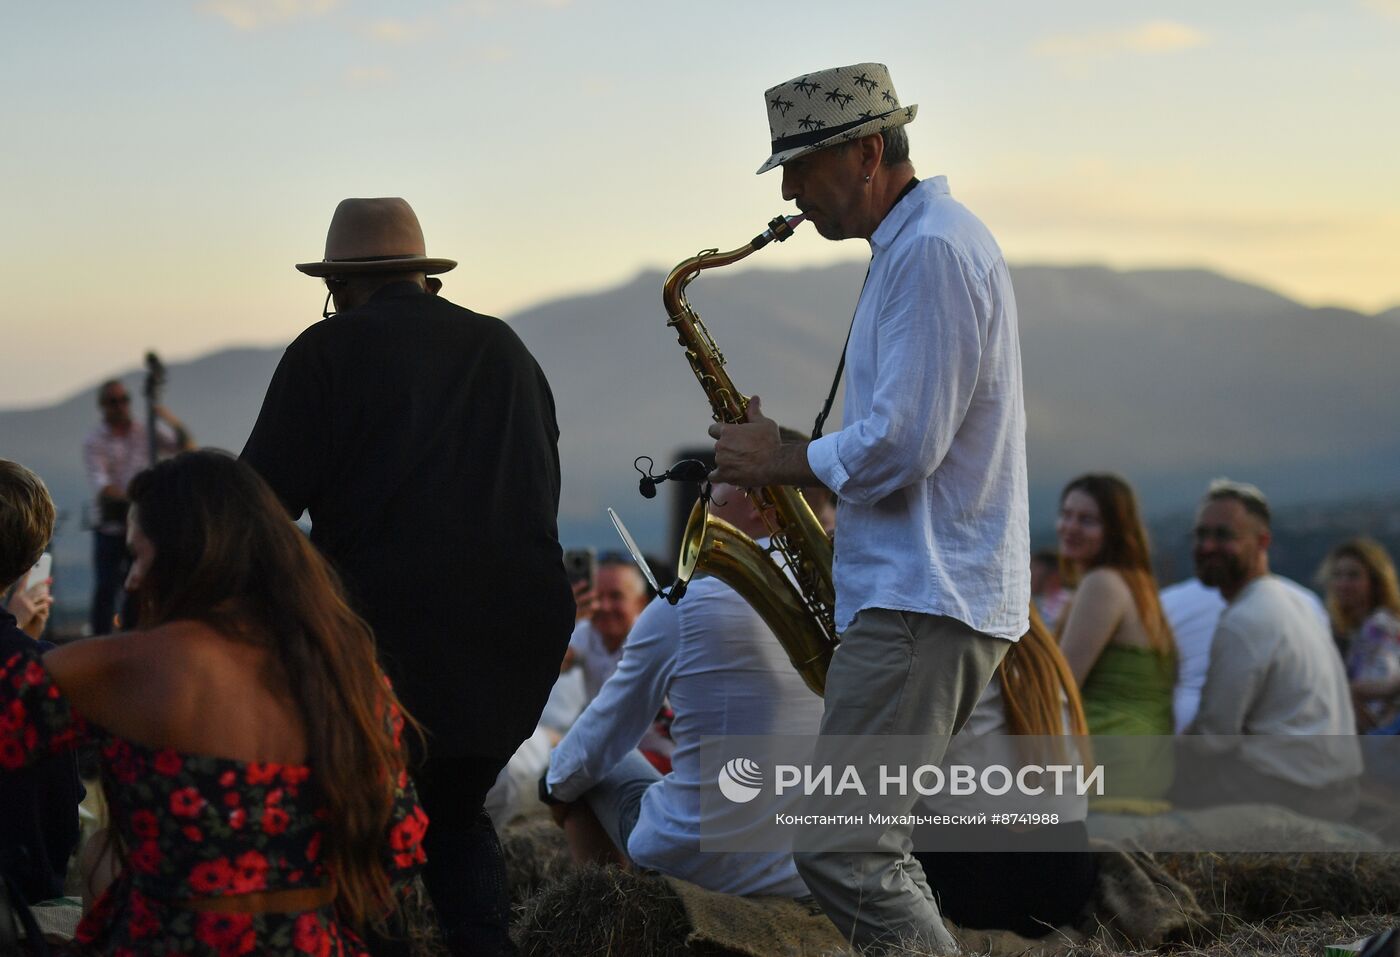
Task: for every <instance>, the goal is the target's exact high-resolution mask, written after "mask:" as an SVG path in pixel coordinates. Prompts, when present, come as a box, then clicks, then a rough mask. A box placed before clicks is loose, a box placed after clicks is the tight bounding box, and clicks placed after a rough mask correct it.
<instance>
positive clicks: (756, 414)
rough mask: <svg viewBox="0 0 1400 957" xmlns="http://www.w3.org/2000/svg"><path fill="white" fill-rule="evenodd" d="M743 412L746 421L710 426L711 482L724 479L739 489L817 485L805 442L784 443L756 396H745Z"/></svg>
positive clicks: (817, 480)
mask: <svg viewBox="0 0 1400 957" xmlns="http://www.w3.org/2000/svg"><path fill="white" fill-rule="evenodd" d="M746 412H747V415H748V421H747V422H743V423H738V424H727V423H723V422H716V423H715V424H714V425H712V426H710V438H712V439H714V440H715V470H714V471H713V472H711V473H710V481H711V482H728V483H729V484H730V485H737V486H739V487H740V488H759V487H762V486H765V485H798V486H812V485H820V484H821V481H820V480H819V479H818V478H817V477H816V475H814V474H813V473H812V467H811V466H810V465H809V464H807V443H806V442H784V441H783V440H782V437H781V436H780V435H779V434H778V423H776V422H774V421H773V420H772V419H770V418H768V417H767V416H765V415H764V414H763V408H762V405H761V403H760V401H759V398H758V396H753V397H752V398H750V399H749V404H748V407H747V409H746Z"/></svg>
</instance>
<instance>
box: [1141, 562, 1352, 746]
mask: <svg viewBox="0 0 1400 957" xmlns="http://www.w3.org/2000/svg"><path fill="white" fill-rule="evenodd" d="M1274 577H1275V578H1277V579H1278V581H1279V582H1280V583H1281V584H1283V585H1286V586H1287V587H1288V588H1290V589H1292V590H1293V591H1294V592H1296V593H1297V595H1298V596H1299V597H1300V598H1302V599H1303V600H1304V601H1305V602H1307V604H1308V607H1309V608H1310V609H1312V611H1313V613H1314V614H1315V615H1316V616H1317V620H1318V622H1319V623H1320V624H1321V625H1322V626H1323V633H1324V634H1326V633H1328V630H1329V629H1330V627H1331V626H1330V625H1329V624H1328V620H1327V609H1325V608H1324V607H1323V605H1322V600H1321V599H1319V598H1318V597H1317V595H1315V594H1314V593H1313V592H1311V591H1309V590H1308V589H1306V588H1304V587H1303V586H1302V585H1299V584H1298V583H1297V582H1295V581H1293V580H1291V579H1288V578H1284V577H1282V576H1274ZM1224 610H1225V599H1224V598H1221V597H1220V592H1219V590H1217V589H1215V588H1210V587H1208V586H1206V585H1203V584H1201V580H1200V579H1199V578H1188V579H1186V580H1185V581H1181V582H1177V583H1176V584H1175V585H1170V586H1168V587H1167V588H1164V589H1162V612H1163V613H1164V614H1165V615H1166V616H1167V622H1168V623H1169V624H1170V625H1171V627H1172V636H1173V637H1174V638H1175V639H1176V654H1177V670H1176V689H1175V691H1174V693H1173V695H1172V714H1173V716H1174V717H1175V719H1176V733H1177V734H1181V733H1182V732H1183V731H1184V730H1186V726H1187V725H1188V724H1190V723H1191V721H1192V719H1194V718H1195V717H1196V709H1197V708H1199V707H1200V704H1201V689H1202V688H1203V687H1205V683H1206V670H1207V669H1208V668H1209V666H1210V645H1211V639H1212V638H1214V637H1215V626H1216V625H1217V624H1218V623H1219V621H1220V613H1221V612H1223V611H1224Z"/></svg>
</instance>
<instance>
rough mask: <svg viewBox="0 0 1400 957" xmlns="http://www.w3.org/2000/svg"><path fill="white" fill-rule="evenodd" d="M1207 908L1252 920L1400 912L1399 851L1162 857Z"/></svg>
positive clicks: (1221, 914) (1213, 912) (1165, 865)
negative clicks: (1289, 916) (1384, 852)
mask: <svg viewBox="0 0 1400 957" xmlns="http://www.w3.org/2000/svg"><path fill="white" fill-rule="evenodd" d="M1157 859H1158V862H1159V863H1161V864H1162V866H1163V868H1164V869H1165V870H1166V871H1167V872H1168V873H1170V874H1171V875H1172V876H1174V877H1176V878H1177V879H1178V880H1180V881H1181V882H1182V883H1184V884H1186V885H1187V886H1188V887H1190V888H1191V890H1192V892H1193V893H1194V894H1195V895H1196V900H1197V901H1198V902H1199V903H1200V905H1201V907H1202V908H1203V909H1205V910H1206V912H1207V913H1209V914H1211V915H1214V916H1216V917H1218V918H1222V919H1225V920H1230V919H1233V920H1235V921H1243V922H1247V923H1251V924H1254V923H1259V922H1261V921H1269V920H1273V919H1274V918H1278V917H1281V916H1284V915H1293V916H1297V917H1324V916H1327V917H1342V918H1345V917H1350V916H1351V915H1355V914H1384V913H1391V914H1394V913H1396V912H1397V911H1400V854H1397V853H1387V854H1339V853H1332V854H1259V853H1237V854H1162V855H1158V858H1157Z"/></svg>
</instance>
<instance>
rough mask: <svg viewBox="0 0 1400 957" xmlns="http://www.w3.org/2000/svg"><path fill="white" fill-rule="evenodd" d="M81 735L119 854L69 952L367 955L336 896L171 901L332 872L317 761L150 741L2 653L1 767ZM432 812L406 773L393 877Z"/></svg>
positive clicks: (414, 858)
mask: <svg viewBox="0 0 1400 957" xmlns="http://www.w3.org/2000/svg"><path fill="white" fill-rule="evenodd" d="M400 724H401V722H400ZM88 741H91V742H95V743H96V744H97V746H98V749H99V751H100V753H101V757H102V774H103V781H104V787H105V789H106V793H107V798H108V802H109V810H110V814H111V824H112V829H113V830H114V831H115V832H116V833H117V834H119V835H120V836H121V844H122V845H123V847H124V848H125V852H126V853H125V857H126V861H125V866H124V867H123V868H122V870H121V873H120V875H119V876H118V877H117V879H116V880H115V881H114V882H113V883H112V884H111V886H110V887H109V888H108V889H107V891H106V892H105V893H104V894H103V895H102V896H101V897H100V898H99V899H98V900H97V901H96V902H95V903H94V905H93V907H92V910H91V911H90V912H89V913H88V914H87V915H86V916H85V917H84V918H83V920H82V923H80V924H79V925H78V930H77V934H76V936H75V938H74V941H73V945H72V949H71V951H70V952H71V953H77V954H109V955H113V957H116V955H121V957H134V955H137V954H169V955H175V954H180V955H189V957H196V955H200V957H203V955H228V957H232V955H244V954H260V955H262V954H270V955H301V954H314V955H317V957H326V955H332V954H334V955H347V957H348V955H356V957H358V955H366V957H367V955H368V951H367V950H366V948H365V946H364V944H363V943H362V942H361V940H360V939H359V937H358V936H356V935H355V934H354V932H353V931H351V930H350V929H349V928H348V927H346V926H345V925H344V924H343V923H341V922H340V921H339V920H338V919H337V917H336V913H335V908H334V905H327V906H325V907H322V908H320V909H317V910H308V911H302V912H299V913H275V914H274V913H265V914H225V913H216V912H212V911H193V910H188V909H183V908H180V907H178V906H172V905H171V904H170V903H168V902H171V901H180V900H188V899H191V898H206V897H219V896H223V895H230V894H249V893H254V892H260V891H281V890H289V889H295V888H314V887H321V886H323V885H326V884H328V883H330V876H329V874H328V872H327V870H326V867H325V864H324V861H323V859H322V855H321V851H322V848H321V840H322V833H323V827H322V820H323V819H324V818H325V815H326V811H325V806H324V803H323V801H322V800H321V799H320V797H319V793H318V789H317V787H316V776H315V772H314V770H313V769H311V768H309V767H307V766H306V765H299V764H263V763H258V762H251V763H250V762H245V761H234V760H231V759H228V758H216V757H209V756H203V755H192V754H183V753H180V752H177V751H171V750H154V749H151V748H146V747H144V746H142V745H139V744H136V743H135V742H133V741H128V740H126V739H125V738H121V737H118V736H116V735H114V734H112V733H110V732H109V731H106V730H105V729H103V728H101V727H99V726H98V725H96V724H93V723H91V722H88V721H86V720H84V719H83V718H82V717H81V716H80V715H78V714H76V713H75V712H74V711H73V709H72V708H71V706H70V705H69V703H68V700H67V699H66V698H64V696H63V694H62V693H61V692H60V691H59V689H58V686H57V685H55V684H54V683H53V680H52V678H51V677H50V676H49V673H48V671H46V670H45V668H44V666H43V662H42V659H41V658H39V657H38V655H37V654H30V653H28V652H24V653H19V654H15V655H13V656H11V657H10V658H8V659H7V660H5V661H3V662H0V770H14V769H16V768H19V767H22V766H24V765H27V764H30V763H32V762H34V761H37V760H39V759H40V758H43V757H46V756H48V755H50V754H53V753H55V752H59V751H64V750H67V749H71V748H73V747H76V746H77V745H79V744H82V743H84V742H88ZM427 823H428V819H427V816H426V815H425V814H424V813H423V809H422V808H421V807H419V806H418V802H417V800H416V797H415V795H414V792H413V786H412V784H411V783H410V782H409V781H408V778H407V776H406V775H404V776H403V777H401V778H400V780H399V781H398V788H397V790H396V793H395V803H394V812H393V816H392V818H391V822H390V829H389V833H388V835H387V837H386V841H385V848H384V854H385V864H386V866H387V868H388V870H389V877H390V879H391V881H394V882H396V884H400V885H401V886H402V884H403V883H405V882H407V881H408V880H410V879H411V878H412V877H413V876H414V875H415V874H416V873H417V872H418V870H419V869H420V867H421V865H422V864H423V861H424V856H423V849H422V840H423V833H424V831H425V830H426V829H427Z"/></svg>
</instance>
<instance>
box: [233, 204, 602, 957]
mask: <svg viewBox="0 0 1400 957" xmlns="http://www.w3.org/2000/svg"><path fill="white" fill-rule="evenodd" d="M455 265H456V263H455V262H454V261H453V260H450V259H437V258H432V257H429V256H427V255H426V247H425V244H424V239H423V230H422V227H421V226H420V225H419V222H418V217H417V215H416V214H415V213H414V212H413V210H412V208H410V207H409V205H408V203H406V202H404V201H403V200H402V199H398V198H380V199H347V200H344V201H343V202H341V203H340V205H339V206H338V207H337V208H336V211H335V215H334V216H333V217H332V219H331V225H330V229H329V231H328V233H327V236H326V254H325V258H324V259H322V260H320V261H318V262H309V263H301V264H299V265H298V266H297V269H298V270H300V271H301V272H303V273H305V274H307V275H310V276H315V277H318V278H321V279H324V280H325V283H326V286H327V289H328V293H329V294H328V296H327V302H326V306H325V310H324V311H325V313H326V318H324V319H323V321H321V322H317V323H315V324H313V325H312V326H311V327H310V328H308V329H306V330H305V331H304V332H303V333H302V334H301V335H300V336H298V337H297V339H296V341H295V342H293V343H292V344H291V345H290V346H288V347H287V351H286V353H285V354H284V355H283V356H282V361H281V363H280V364H279V365H278V367H277V371H276V373H275V374H274V375H273V377H272V382H271V384H270V385H269V386H268V390H267V396H266V398H265V399H264V400H263V406H262V411H261V412H260V413H259V415H258V421H257V424H256V425H255V426H254V428H253V432H252V435H251V436H250V437H249V439H248V444H247V445H246V446H245V447H244V449H243V458H244V460H245V461H247V462H249V463H250V464H251V465H252V466H253V467H254V468H256V469H257V470H258V471H259V472H260V473H261V474H262V476H263V477H264V478H265V479H267V481H268V484H269V485H271V486H272V488H273V489H274V490H275V491H276V492H277V494H278V496H279V497H280V498H281V499H282V503H283V504H284V505H285V506H286V508H287V512H288V514H289V515H291V516H292V517H293V518H295V517H297V516H299V515H300V514H301V513H302V512H303V511H305V512H307V513H308V514H309V515H310V518H311V540H312V542H314V543H315V544H316V546H317V547H318V548H320V550H321V551H322V553H323V554H325V555H326V557H327V558H329V559H330V560H331V562H332V564H334V565H335V567H336V570H337V571H338V572H339V573H340V575H341V577H342V579H343V580H344V582H345V586H346V589H347V591H349V593H350V595H351V597H352V599H353V600H354V603H355V606H356V609H357V610H358V611H359V612H360V614H362V615H363V616H364V617H365V619H366V620H367V621H368V622H369V623H370V625H371V626H372V627H373V628H374V634H375V638H376V642H377V645H378V648H379V654H380V658H381V659H382V661H383V664H384V668H385V671H386V672H387V673H388V674H389V676H390V677H391V678H392V679H393V681H394V684H395V688H396V690H397V692H398V695H399V698H400V700H402V701H403V703H404V705H405V706H406V708H407V709H408V711H409V712H410V713H411V714H413V715H414V717H416V718H417V719H418V720H419V721H420V722H421V723H422V725H423V727H424V729H425V730H426V732H427V742H426V752H427V753H426V759H425V760H423V761H421V763H420V764H419V766H418V767H417V769H416V778H417V785H418V793H419V796H420V798H421V799H422V802H423V806H424V809H425V810H426V811H427V812H428V817H429V820H430V821H431V824H430V826H429V828H428V833H427V837H426V839H425V840H424V845H423V846H424V849H425V851H426V852H427V855H428V863H427V867H426V869H425V871H424V880H425V882H426V884H427V888H428V893H429V894H430V895H431V897H432V899H433V903H434V905H435V906H436V909H437V912H438V916H439V918H440V919H441V922H442V924H443V929H444V931H445V935H446V938H447V944H448V946H449V948H450V949H451V950H452V952H453V953H454V954H483V955H485V954H490V955H495V954H499V953H502V952H505V951H507V949H508V946H509V942H508V940H507V938H506V930H507V924H508V922H509V917H510V902H509V899H508V897H507V895H506V888H505V868H504V864H503V861H502V858H501V851H500V845H499V843H498V842H497V839H496V835H495V831H494V830H493V829H492V826H491V821H490V818H489V817H488V816H487V814H486V812H485V811H484V809H483V802H484V799H485V797H486V793H487V791H488V790H489V789H490V787H491V785H492V784H493V783H494V782H495V780H496V775H497V773H498V772H499V771H500V770H501V768H502V767H504V766H505V764H506V762H507V761H508V760H509V759H510V756H511V754H512V753H513V752H514V751H515V749H516V747H517V746H518V745H519V744H520V743H521V742H522V741H524V740H525V739H526V738H528V737H530V735H531V733H532V732H533V731H534V729H535V723H536V722H537V721H538V720H539V717H540V712H541V711H542V709H543V708H544V704H545V701H546V699H547V697H548V695H549V689H550V687H551V686H552V685H553V683H554V681H555V679H556V678H557V677H558V675H559V662H560V660H561V659H562V658H563V656H564V649H565V648H566V646H567V644H568V640H569V632H570V631H571V630H572V628H573V624H574V599H573V594H572V591H571V589H570V587H569V581H568V577H567V575H566V574H565V571H564V562H563V551H562V549H561V548H560V547H559V537H558V531H557V527H556V523H557V512H558V507H559V481H560V477H559V452H558V438H559V428H558V426H557V424H556V422H555V412H554V398H553V395H552V394H551V392H550V388H549V383H548V382H547V381H546V380H545V376H544V373H543V371H541V369H540V367H539V365H538V364H537V363H536V362H535V360H534V357H533V356H531V355H530V353H529V351H528V350H527V349H526V348H525V345H524V344H523V343H522V342H521V341H520V339H519V337H517V336H516V334H515V333H514V332H513V331H512V330H511V328H510V327H509V326H508V325H506V324H505V323H504V322H502V321H501V320H499V319H495V318H492V317H490V316H483V315H480V314H478V313H475V312H472V311H471V310H469V309H464V308H463V307H461V306H458V305H455V304H453V303H452V302H449V301H448V300H447V299H446V298H444V297H443V296H441V295H437V294H436V293H438V292H439V290H440V288H441V285H440V283H438V282H437V280H436V279H435V278H434V277H435V276H436V275H437V274H439V273H444V272H447V271H448V270H450V269H452V268H453V267H454V266H455ZM332 305H334V309H333V310H332V308H331V306H332Z"/></svg>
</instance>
